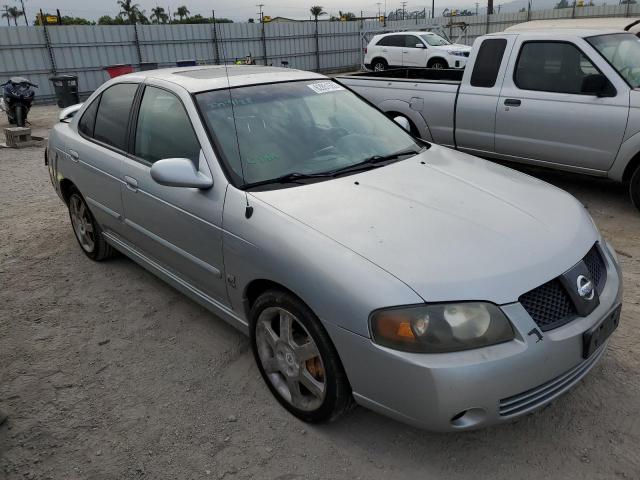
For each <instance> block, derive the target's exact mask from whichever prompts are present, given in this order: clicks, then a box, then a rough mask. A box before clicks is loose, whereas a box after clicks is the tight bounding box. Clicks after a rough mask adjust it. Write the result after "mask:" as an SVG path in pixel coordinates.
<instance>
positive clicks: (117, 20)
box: [98, 15, 125, 25]
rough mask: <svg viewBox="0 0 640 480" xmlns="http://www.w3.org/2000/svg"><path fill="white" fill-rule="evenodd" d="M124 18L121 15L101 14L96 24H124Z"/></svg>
mask: <svg viewBox="0 0 640 480" xmlns="http://www.w3.org/2000/svg"><path fill="white" fill-rule="evenodd" d="M124 24H125V20H124V19H123V18H122V17H121V16H117V17H110V16H109V15H103V16H102V17H100V18H99V19H98V25H124Z"/></svg>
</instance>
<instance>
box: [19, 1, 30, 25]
mask: <svg viewBox="0 0 640 480" xmlns="http://www.w3.org/2000/svg"><path fill="white" fill-rule="evenodd" d="M20 5H22V16H23V17H24V24H25V25H26V26H27V27H28V26H29V20H27V12H26V11H25V10H24V0H20Z"/></svg>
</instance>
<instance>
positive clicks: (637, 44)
mask: <svg viewBox="0 0 640 480" xmlns="http://www.w3.org/2000/svg"><path fill="white" fill-rule="evenodd" d="M587 41H588V42H589V43H590V44H591V45H592V46H593V47H594V48H595V49H596V50H598V52H600V55H602V56H603V57H604V58H605V59H606V60H607V61H608V62H609V63H610V64H611V65H612V66H613V68H615V69H616V70H617V71H618V73H620V75H622V77H623V78H624V79H625V80H626V81H627V83H628V84H629V85H631V87H632V88H638V87H639V86H640V39H638V37H636V36H635V35H633V34H631V33H616V34H614V35H599V36H597V37H590V38H587Z"/></svg>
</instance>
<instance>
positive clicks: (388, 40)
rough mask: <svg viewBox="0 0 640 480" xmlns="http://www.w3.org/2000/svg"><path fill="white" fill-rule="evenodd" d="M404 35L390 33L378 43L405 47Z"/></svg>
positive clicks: (385, 45)
mask: <svg viewBox="0 0 640 480" xmlns="http://www.w3.org/2000/svg"><path fill="white" fill-rule="evenodd" d="M404 37H405V35H389V36H386V37H382V39H380V41H379V42H378V43H376V45H380V46H381V47H404Z"/></svg>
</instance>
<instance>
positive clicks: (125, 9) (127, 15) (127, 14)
mask: <svg viewBox="0 0 640 480" xmlns="http://www.w3.org/2000/svg"><path fill="white" fill-rule="evenodd" d="M131 1H132V0H118V5H119V6H120V13H119V14H118V16H119V17H121V18H124V19H127V20H129V23H136V21H137V20H138V14H139V12H140V5H138V4H137V3H131Z"/></svg>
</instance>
